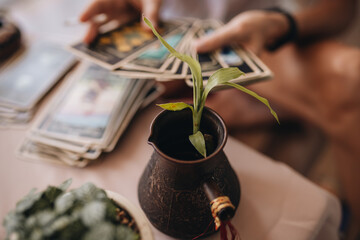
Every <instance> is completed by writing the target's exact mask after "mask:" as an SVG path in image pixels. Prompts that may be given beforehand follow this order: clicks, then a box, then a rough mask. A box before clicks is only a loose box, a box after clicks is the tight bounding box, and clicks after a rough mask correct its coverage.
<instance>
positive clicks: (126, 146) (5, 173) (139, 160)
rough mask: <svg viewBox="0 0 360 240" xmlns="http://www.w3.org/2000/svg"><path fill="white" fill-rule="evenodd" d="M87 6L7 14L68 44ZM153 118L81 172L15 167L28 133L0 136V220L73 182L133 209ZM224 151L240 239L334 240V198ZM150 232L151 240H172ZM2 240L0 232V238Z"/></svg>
mask: <svg viewBox="0 0 360 240" xmlns="http://www.w3.org/2000/svg"><path fill="white" fill-rule="evenodd" d="M75 2H76V4H75ZM87 2H88V1H87V0H86V1H85V0H81V1H80V0H79V1H71V0H53V1H47V0H36V1H34V0H32V1H25V2H17V3H15V4H14V5H13V6H12V9H13V10H14V12H13V15H14V18H15V19H16V20H17V21H18V22H19V23H20V26H21V27H22V29H23V32H24V33H25V35H26V37H27V38H29V37H30V38H33V37H35V38H39V37H44V38H47V39H51V40H56V41H58V42H61V43H63V44H68V43H70V42H71V41H72V40H74V35H73V34H74V33H76V35H75V36H76V38H79V36H81V34H82V33H83V31H84V30H85V28H84V26H76V27H74V28H72V29H66V28H64V27H63V21H64V20H65V19H66V18H69V17H74V16H77V15H78V13H79V11H80V9H82V8H83V6H84V5H85V4H87ZM69 6H71V7H69ZM49 16H53V17H52V18H47V17H49ZM42 19H43V20H42ZM44 19H49V21H47V20H46V21H44ZM40 26H41V27H40ZM49 26H54V27H49ZM159 111H160V109H159V108H156V107H155V106H153V105H152V106H150V107H149V108H147V109H145V110H143V111H142V112H140V113H139V114H137V115H136V117H135V118H134V120H133V121H132V123H131V125H130V126H129V128H128V129H127V131H126V132H125V134H124V135H123V136H122V138H121V139H120V141H119V143H118V145H117V147H116V148H115V150H114V151H113V152H111V153H108V154H104V155H103V156H102V157H101V160H100V161H99V162H97V163H96V164H93V165H91V166H89V167H87V168H85V169H76V168H70V167H66V166H58V165H49V164H45V163H44V164H38V163H31V162H26V161H22V160H18V159H16V157H15V151H16V148H17V147H18V146H19V144H21V141H22V140H23V138H24V136H25V134H26V131H25V130H4V129H2V130H0V154H1V157H0V192H1V196H0V218H1V219H3V218H4V216H5V215H6V213H7V212H8V211H9V210H10V209H13V208H14V206H15V203H16V201H17V200H19V199H20V198H21V197H22V196H24V195H25V194H27V193H28V191H29V190H30V189H31V188H33V187H36V188H38V189H44V188H45V187H46V186H47V185H58V184H60V183H61V182H62V181H64V180H65V179H68V178H72V179H73V184H72V187H78V186H80V185H82V184H83V183H85V182H89V181H90V182H93V183H94V184H96V185H97V186H98V187H101V188H105V189H108V190H111V191H114V192H117V193H120V194H122V195H124V196H126V197H127V198H128V199H129V200H131V201H132V202H133V203H134V204H136V205H139V203H138V200H137V183H138V180H139V178H140V175H141V173H142V171H143V169H144V168H145V166H146V163H147V161H148V159H149V158H150V155H151V152H152V148H151V147H150V146H149V145H148V144H147V137H148V133H149V126H150V123H151V121H152V119H153V118H154V116H155V115H156V114H157V112H159ZM224 150H225V153H226V154H227V156H228V158H229V161H230V163H231V165H232V166H233V168H234V170H235V172H236V173H237V174H238V177H239V179H240V182H241V187H242V199H241V202H240V205H239V208H238V210H237V213H236V215H235V217H234V219H233V224H234V225H235V226H236V228H237V229H238V231H239V233H240V235H241V237H242V239H244V240H247V239H251V240H256V239H259V240H260V239H261V240H263V239H295V240H296V239H299V240H303V239H329V240H331V239H338V236H337V229H338V227H339V222H340V205H339V201H338V200H337V199H336V198H335V197H334V196H332V195H330V194H329V193H328V192H326V191H324V190H322V189H320V188H319V187H317V186H316V185H314V184H313V183H311V182H310V181H308V180H306V179H305V178H303V177H302V176H300V175H299V174H297V173H296V172H294V171H293V170H292V169H290V168H289V167H287V166H286V165H284V164H282V163H278V162H275V161H273V160H271V159H269V158H267V157H266V156H263V155H261V154H259V153H258V152H256V151H254V150H252V149H250V148H249V147H247V146H245V145H243V144H242V143H240V142H238V141H237V140H235V139H233V138H231V137H229V139H228V142H227V145H226V147H225V149H224ZM153 230H154V235H155V239H160V240H162V239H164V240H165V239H171V238H169V237H167V236H165V235H164V234H162V233H160V232H159V231H157V230H156V229H153ZM4 234H5V233H4V229H3V228H2V227H1V228H0V238H2V237H3V236H4ZM209 239H219V236H218V235H214V236H212V237H210V238H209Z"/></svg>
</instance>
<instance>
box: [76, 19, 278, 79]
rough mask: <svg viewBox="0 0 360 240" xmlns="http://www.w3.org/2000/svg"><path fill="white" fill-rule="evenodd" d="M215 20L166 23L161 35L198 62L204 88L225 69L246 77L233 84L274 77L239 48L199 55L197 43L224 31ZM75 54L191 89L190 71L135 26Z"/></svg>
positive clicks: (117, 69) (132, 74)
mask: <svg viewBox="0 0 360 240" xmlns="http://www.w3.org/2000/svg"><path fill="white" fill-rule="evenodd" d="M221 26H222V24H221V23H220V22H218V21H216V20H193V19H192V20H189V19H185V20H177V21H174V22H169V23H164V24H163V27H162V28H161V29H160V32H161V35H162V36H163V37H164V38H165V40H166V41H167V42H168V43H169V44H170V45H171V46H173V47H174V48H175V49H176V50H177V51H179V52H181V53H185V54H188V55H191V56H193V57H195V58H198V59H199V61H200V64H201V68H202V71H203V78H204V84H206V81H207V79H208V77H209V76H210V75H211V74H212V73H214V72H215V71H216V70H218V69H219V68H222V67H238V68H239V69H240V70H241V71H243V72H244V73H245V75H243V76H241V77H240V78H238V79H234V80H233V81H232V82H234V83H237V84H242V85H244V84H248V83H252V82H254V81H260V80H264V79H267V78H270V77H271V76H272V73H271V71H270V70H269V69H268V68H267V67H266V66H265V64H263V63H262V62H261V60H259V59H258V58H257V57H256V56H255V55H254V54H252V53H251V52H249V51H247V50H246V49H244V48H242V47H239V46H229V47H225V48H223V49H219V50H217V51H215V52H211V53H206V54H199V55H197V53H196V51H195V49H194V48H193V46H192V43H193V41H194V39H196V38H199V37H201V36H204V35H207V34H211V33H212V32H213V31H215V30H216V29H218V28H219V27H221ZM70 50H71V51H73V52H74V53H75V54H77V55H79V56H81V57H83V58H86V59H90V60H91V61H93V62H95V63H97V64H99V65H101V66H104V67H105V68H107V69H109V70H112V71H114V72H115V73H116V74H119V75H122V76H127V77H136V78H153V79H156V80H158V81H169V80H174V79H185V80H186V83H187V84H188V85H189V86H192V79H191V73H190V69H189V68H188V66H187V64H183V63H182V62H181V61H180V60H179V59H176V58H175V57H170V58H169V55H170V54H169V52H168V51H167V50H166V48H165V47H163V46H162V45H161V44H160V41H156V38H155V37H154V36H153V35H152V33H151V32H147V31H145V30H144V29H143V28H141V26H140V23H138V22H135V23H131V24H129V25H126V26H123V27H120V28H118V29H116V30H113V31H111V32H108V33H106V34H103V35H100V36H99V37H98V39H97V40H96V42H94V44H93V45H92V46H86V45H85V44H83V43H78V44H75V45H73V46H71V47H70Z"/></svg>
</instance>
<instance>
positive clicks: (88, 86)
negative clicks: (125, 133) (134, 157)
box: [37, 65, 134, 144]
mask: <svg viewBox="0 0 360 240" xmlns="http://www.w3.org/2000/svg"><path fill="white" fill-rule="evenodd" d="M133 85H134V81H132V80H130V79H127V78H122V77H119V76H117V75H115V74H112V73H111V72H109V71H108V70H106V69H104V68H101V67H100V66H96V65H91V66H89V67H88V68H87V69H85V70H84V72H83V73H82V75H81V76H80V77H79V78H75V81H73V82H72V84H71V86H70V87H69V88H67V91H64V92H63V95H62V96H61V97H60V98H59V99H58V101H57V102H56V103H55V104H54V105H53V106H52V107H51V111H49V112H47V114H46V116H44V117H43V119H42V121H41V122H40V123H39V124H38V125H37V128H38V129H37V131H38V132H40V133H42V134H46V135H50V136H54V137H57V138H60V139H65V140H66V139H67V140H72V141H74V139H76V142H82V143H88V144H89V143H94V142H96V143H101V142H103V140H104V138H105V136H106V134H107V132H109V131H110V129H109V126H110V124H111V123H112V121H114V118H116V117H117V116H115V113H116V112H117V109H118V108H120V107H121V103H122V102H124V101H125V100H126V98H127V97H128V92H129V90H130V89H131V88H132V87H133Z"/></svg>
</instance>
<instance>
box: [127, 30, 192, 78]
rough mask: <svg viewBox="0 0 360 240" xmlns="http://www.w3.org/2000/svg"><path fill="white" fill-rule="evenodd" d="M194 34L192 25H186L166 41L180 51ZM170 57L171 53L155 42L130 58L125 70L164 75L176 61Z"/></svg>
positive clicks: (168, 36)
mask: <svg viewBox="0 0 360 240" xmlns="http://www.w3.org/2000/svg"><path fill="white" fill-rule="evenodd" d="M192 32H193V31H192V30H191V25H189V24H184V25H182V26H181V27H179V28H178V29H176V30H175V31H173V32H171V33H169V34H168V35H166V36H165V37H164V39H165V40H166V42H168V43H169V44H170V45H171V46H172V47H173V48H174V49H176V50H177V51H180V50H181V48H182V47H183V45H184V44H183V43H184V42H185V41H186V40H188V39H189V36H190V35H192ZM169 56H170V52H169V51H168V50H167V49H166V48H165V47H164V46H163V45H162V44H161V43H160V41H155V42H154V43H152V44H150V45H149V46H148V47H146V48H145V49H144V50H142V51H141V52H139V54H136V55H134V57H133V58H130V57H129V58H128V59H127V60H128V62H127V63H126V64H125V66H124V69H134V70H141V71H148V72H155V73H162V72H164V71H165V70H166V69H167V67H168V66H169V65H170V64H171V63H172V62H173V60H174V58H173V57H171V58H169Z"/></svg>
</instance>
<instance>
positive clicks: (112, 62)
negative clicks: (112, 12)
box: [70, 22, 179, 70]
mask: <svg viewBox="0 0 360 240" xmlns="http://www.w3.org/2000/svg"><path fill="white" fill-rule="evenodd" d="M178 24H179V23H176V22H167V23H163V24H161V26H160V29H159V31H161V33H162V34H163V35H164V36H166V35H167V34H168V33H170V32H172V31H173V30H176V29H177V28H178V27H179V25H178ZM155 40H156V39H155V37H154V35H153V34H152V33H151V32H149V31H146V30H145V29H144V28H143V27H142V26H141V23H140V22H132V23H129V24H126V25H124V26H121V27H119V28H117V29H115V30H112V31H110V32H107V33H104V34H100V35H99V36H98V37H97V38H96V40H95V41H94V42H93V43H92V44H91V45H90V46H88V45H87V44H85V43H82V42H80V43H77V44H74V45H72V46H70V50H71V51H72V52H74V53H75V54H77V55H79V56H81V57H84V58H87V59H89V60H91V61H94V62H95V63H97V64H99V65H101V66H103V67H105V68H107V69H111V70H113V69H116V68H119V67H122V65H123V64H124V62H126V61H125V60H126V58H127V57H130V56H132V55H133V54H135V53H136V52H138V51H139V50H140V49H142V48H144V47H145V46H147V45H148V44H150V43H152V42H154V41H155Z"/></svg>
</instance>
